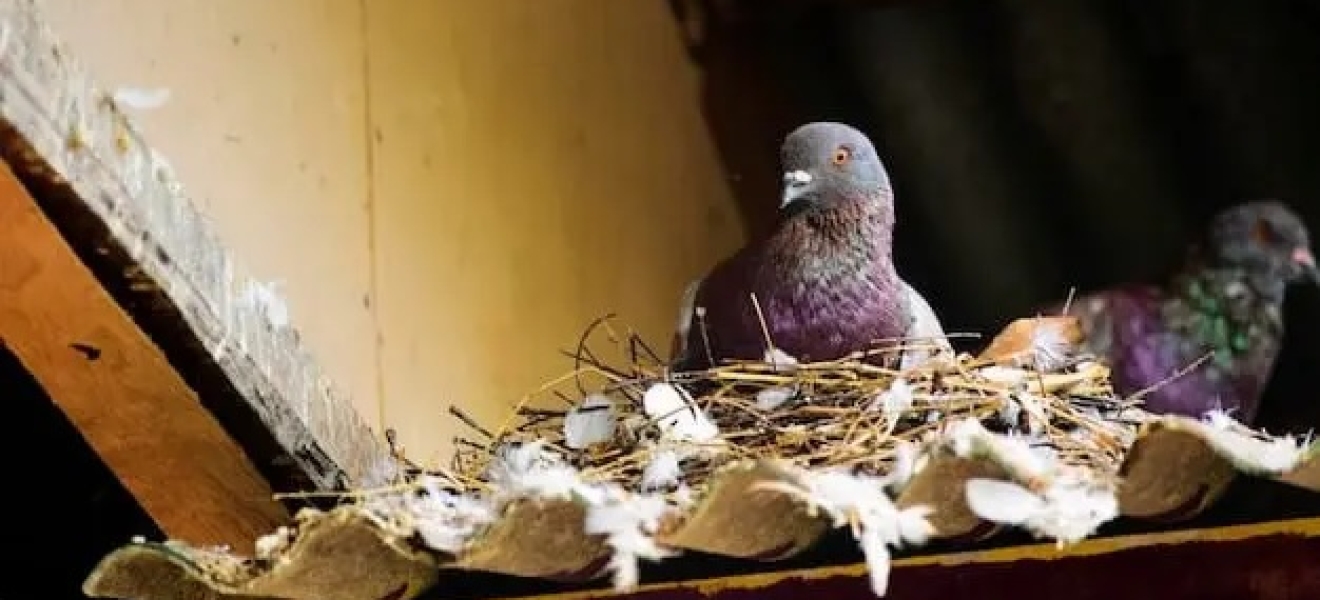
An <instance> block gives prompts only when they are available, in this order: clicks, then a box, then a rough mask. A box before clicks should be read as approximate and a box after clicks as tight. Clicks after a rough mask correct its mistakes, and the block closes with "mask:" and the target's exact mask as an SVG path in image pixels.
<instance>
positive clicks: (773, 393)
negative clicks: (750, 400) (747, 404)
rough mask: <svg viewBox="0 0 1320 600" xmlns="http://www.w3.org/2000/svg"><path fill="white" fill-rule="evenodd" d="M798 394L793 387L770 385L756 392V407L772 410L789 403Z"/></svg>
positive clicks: (765, 410)
mask: <svg viewBox="0 0 1320 600" xmlns="http://www.w3.org/2000/svg"><path fill="white" fill-rule="evenodd" d="M795 394H796V392H795V391H793V389H792V388H786V387H770V388H765V389H763V390H761V391H759V392H757V393H756V408H758V409H760V410H761V411H763V412H770V411H772V410H775V409H777V408H779V407H781V406H783V405H785V404H787V403H788V401H789V400H792V399H793V396H794V395H795Z"/></svg>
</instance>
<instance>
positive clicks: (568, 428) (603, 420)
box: [564, 394, 618, 450]
mask: <svg viewBox="0 0 1320 600" xmlns="http://www.w3.org/2000/svg"><path fill="white" fill-rule="evenodd" d="M617 424H618V419H617V417H616V416H615V415H614V402H613V401H611V400H610V399H609V397H608V396H605V395H603V394H591V395H588V396H587V397H586V398H584V399H583V400H582V403H581V404H579V405H578V406H576V407H574V408H573V410H570V411H569V412H568V414H567V415H565V416H564V445H566V446H568V447H569V448H572V449H574V450H582V449H584V448H587V447H589V446H591V445H593V444H603V443H605V442H608V441H610V440H612V439H614V429H615V427H616V425H617Z"/></svg>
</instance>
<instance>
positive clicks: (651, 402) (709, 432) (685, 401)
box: [642, 382, 720, 442]
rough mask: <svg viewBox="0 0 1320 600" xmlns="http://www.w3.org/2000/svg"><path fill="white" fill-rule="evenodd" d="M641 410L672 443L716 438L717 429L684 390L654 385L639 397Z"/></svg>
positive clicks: (717, 435)
mask: <svg viewBox="0 0 1320 600" xmlns="http://www.w3.org/2000/svg"><path fill="white" fill-rule="evenodd" d="M642 408H643V410H645V411H646V414H647V416H649V417H651V418H652V419H653V420H655V421H656V424H657V425H658V426H659V427H660V430H661V431H663V432H664V433H665V434H666V435H667V436H669V437H670V438H672V439H674V440H681V441H693V442H705V441H710V440H713V439H715V438H716V437H719V435H720V430H719V428H718V427H716V426H715V424H714V423H712V422H711V420H710V419H709V418H707V417H706V412H705V411H703V410H701V408H700V407H698V406H697V405H696V404H695V403H694V402H692V398H691V396H688V394H687V391H685V390H683V389H682V388H680V387H677V386H674V385H672V384H668V383H663V382H662V383H656V384H653V385H652V386H651V387H649V388H647V390H646V393H645V394H643V395H642Z"/></svg>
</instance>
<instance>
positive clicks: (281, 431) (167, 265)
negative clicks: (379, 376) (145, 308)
mask: <svg viewBox="0 0 1320 600" xmlns="http://www.w3.org/2000/svg"><path fill="white" fill-rule="evenodd" d="M0 33H2V34H3V36H0V40H3V48H2V49H0V125H3V127H4V129H5V132H4V133H5V140H4V141H5V142H6V146H5V148H4V152H5V157H6V159H8V160H10V162H11V164H13V165H15V169H16V170H21V171H22V173H21V174H22V175H23V176H24V179H25V183H29V187H30V188H34V186H33V185H32V182H31V181H30V180H32V179H41V180H42V181H44V182H45V183H47V184H49V187H50V188H51V189H52V190H55V192H58V194H55V195H60V196H64V195H67V196H68V198H65V199H63V200H60V202H62V203H63V206H62V209H61V210H59V211H54V210H51V211H50V214H52V215H56V214H57V213H58V215H59V218H60V220H59V223H58V224H59V225H60V226H61V227H63V226H65V225H66V224H67V221H71V220H76V219H81V220H83V221H86V222H91V223H93V224H94V225H95V226H96V228H99V229H100V230H101V231H103V232H104V236H103V238H104V239H101V238H98V239H95V240H91V242H94V243H96V244H101V245H102V246H101V247H98V248H94V249H93V250H95V251H97V252H101V251H104V252H106V253H109V254H123V255H125V256H127V257H128V259H129V260H130V261H131V262H132V263H133V268H134V271H135V274H134V277H135V278H136V279H137V280H138V282H137V283H135V284H134V285H135V286H136V287H141V288H148V289H155V290H158V291H159V293H158V297H154V298H153V299H152V302H153V303H156V304H169V305H171V307H172V310H174V311H175V312H176V313H177V316H176V317H174V320H175V321H177V322H181V323H185V324H186V327H184V328H183V329H186V330H187V335H188V336H189V337H190V338H192V339H193V340H194V342H195V343H194V344H193V345H194V346H196V347H198V348H200V349H201V350H200V351H199V353H200V354H201V357H200V358H197V357H193V358H192V359H190V360H194V362H205V363H207V365H208V366H207V368H209V369H214V370H215V371H217V372H219V373H220V374H221V378H222V379H223V380H224V381H225V382H226V385H228V386H230V387H231V388H232V389H229V390H227V391H224V392H223V393H217V395H220V396H225V397H224V398H216V397H213V396H212V395H211V394H208V397H207V398H204V400H206V401H207V402H212V403H219V402H222V401H223V402H227V403H232V404H233V405H235V406H237V405H242V406H243V407H245V408H246V409H247V410H249V411H250V412H251V413H253V414H255V415H256V417H255V418H257V419H259V420H260V421H261V423H262V424H263V426H264V428H265V429H268V430H269V434H270V435H273V438H274V439H275V440H276V441H277V443H278V445H279V447H280V448H281V449H282V455H281V458H282V459H283V460H284V461H286V462H292V463H294V464H296V465H297V467H298V468H299V470H300V471H301V472H302V474H303V475H304V476H305V477H306V479H307V480H310V484H309V485H310V486H312V487H317V488H322V489H329V488H335V487H338V486H341V485H343V484H344V483H346V482H352V481H356V480H358V479H359V478H360V477H361V476H362V475H363V474H364V473H366V472H367V471H368V470H370V469H372V468H373V467H375V466H376V465H378V464H379V463H380V461H381V460H382V458H383V457H384V456H386V449H385V448H384V444H383V443H382V442H381V441H379V440H377V439H375V438H374V437H373V436H372V433H371V431H370V430H369V429H368V428H367V426H366V425H365V422H364V420H363V419H362V418H361V416H360V415H359V414H358V413H357V412H356V411H355V410H354V407H353V406H352V404H351V403H350V402H349V401H348V400H347V399H346V397H345V395H344V394H343V392H342V391H340V390H339V388H338V387H337V385H336V384H332V383H331V382H330V381H329V380H328V379H327V377H326V376H325V375H324V373H323V371H322V369H321V367H320V366H319V365H318V363H317V361H316V360H315V359H314V358H313V357H312V354H311V352H310V351H309V350H308V349H307V348H306V346H305V344H304V343H303V342H302V340H301V338H300V335H299V333H298V332H297V331H296V330H295V329H294V328H292V327H290V326H289V325H288V324H287V323H282V322H280V320H279V319H272V312H271V311H269V310H268V309H267V306H265V305H263V304H262V303H260V302H254V301H252V295H251V292H252V291H253V290H254V289H255V286H256V285H257V284H259V283H260V280H258V279H256V278H255V276H254V275H253V273H252V271H251V269H249V268H248V267H247V266H245V265H244V264H243V263H242V262H240V261H238V260H236V259H235V258H234V257H233V255H232V254H231V252H230V251H229V250H228V248H227V246H226V245H225V244H224V242H223V241H222V240H221V238H220V236H219V234H218V233H217V231H216V228H215V227H214V225H213V224H212V223H211V222H210V221H209V219H208V218H207V217H206V216H204V215H203V214H202V213H201V212H200V211H199V210H198V209H197V207H196V206H195V205H194V203H193V202H192V200H191V199H190V196H189V194H188V193H187V192H186V191H185V190H184V188H183V186H182V185H181V184H180V183H179V181H178V179H177V177H176V176H175V172H174V169H173V167H172V166H171V165H170V164H169V162H168V161H167V160H166V159H165V158H164V157H162V156H161V154H160V153H158V152H156V151H155V150H154V149H153V148H152V146H151V145H150V144H149V143H148V142H147V141H146V140H145V139H144V137H143V136H142V134H141V133H140V131H139V130H138V128H137V127H136V126H135V125H134V124H133V123H132V122H131V121H130V120H129V119H128V118H127V117H126V116H125V115H124V113H123V112H122V111H121V110H120V109H119V108H118V107H117V106H116V104H115V102H114V101H113V100H112V99H111V98H110V93H109V92H108V91H107V90H106V88H104V87H103V86H101V85H99V84H98V83H97V81H96V80H95V79H94V78H93V77H92V76H91V75H90V74H89V73H88V71H87V69H86V68H85V67H83V65H82V64H81V63H80V62H78V60H77V58H76V57H75V56H74V55H73V53H72V52H71V51H70V49H69V47H68V46H67V45H66V44H64V43H63V42H61V41H60V40H58V39H57V38H56V36H55V35H54V33H53V32H52V31H51V30H50V28H49V27H48V26H47V25H46V24H45V23H44V22H43V20H42V18H41V15H40V12H39V10H38V5H37V2H36V1H35V0H15V1H12V2H4V3H0ZM56 188H59V189H56ZM34 189H35V188H34ZM47 191H48V192H49V190H47ZM37 201H38V202H39V203H41V204H42V206H43V208H44V209H50V208H51V207H52V206H53V204H54V203H55V202H56V201H55V200H53V199H52V196H51V194H50V193H48V194H43V195H41V196H39V197H38V198H37ZM74 241H75V242H78V243H83V242H88V240H85V239H81V238H80V239H76V240H74ZM172 358H174V357H173V356H172ZM231 396H232V397H231ZM216 414H219V413H218V412H217V413H216ZM233 434H234V432H233V431H231V435H233ZM282 491H283V490H282Z"/></svg>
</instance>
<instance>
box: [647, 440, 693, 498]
mask: <svg viewBox="0 0 1320 600" xmlns="http://www.w3.org/2000/svg"><path fill="white" fill-rule="evenodd" d="M682 476H683V470H682V469H681V468H679V464H678V453H677V452H675V451H673V450H661V451H659V452H656V453H655V454H653V455H651V462H649V463H647V464H646V469H645V470H643V471H642V482H641V485H640V486H639V487H640V488H641V490H642V491H643V492H651V491H658V490H665V489H669V488H672V487H676V486H678V484H679V478H681V477H682Z"/></svg>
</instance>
